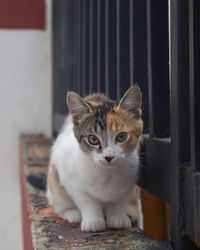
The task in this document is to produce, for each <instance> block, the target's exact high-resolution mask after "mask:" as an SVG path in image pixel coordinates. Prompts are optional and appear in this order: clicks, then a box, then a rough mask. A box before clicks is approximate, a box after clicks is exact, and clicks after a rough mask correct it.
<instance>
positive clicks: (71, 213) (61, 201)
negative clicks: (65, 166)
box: [47, 189, 81, 223]
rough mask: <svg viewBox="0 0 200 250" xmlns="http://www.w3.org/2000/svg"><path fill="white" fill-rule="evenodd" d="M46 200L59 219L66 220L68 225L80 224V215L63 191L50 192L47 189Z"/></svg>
mask: <svg viewBox="0 0 200 250" xmlns="http://www.w3.org/2000/svg"><path fill="white" fill-rule="evenodd" d="M54 191H55V190H54ZM47 198H48V201H49V204H50V205H52V206H53V207H54V209H55V211H56V213H57V214H58V215H59V217H61V218H62V219H65V220H68V221H69V222H70V223H80V222H81V213H80V211H79V209H78V208H77V207H76V206H75V204H74V202H73V201H72V199H71V198H70V197H69V195H68V194H67V193H65V192H64V191H63V192H62V193H61V192H52V191H50V189H47Z"/></svg>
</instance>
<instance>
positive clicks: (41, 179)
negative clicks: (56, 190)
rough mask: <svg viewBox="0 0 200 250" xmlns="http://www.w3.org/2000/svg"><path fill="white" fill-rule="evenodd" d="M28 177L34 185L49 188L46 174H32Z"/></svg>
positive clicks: (42, 188)
mask: <svg viewBox="0 0 200 250" xmlns="http://www.w3.org/2000/svg"><path fill="white" fill-rule="evenodd" d="M26 179H27V181H28V182H29V183H30V184H31V185H32V186H33V187H36V188H38V189H41V190H46V189H47V176H46V175H33V174H30V175H28V176H27V177H26Z"/></svg>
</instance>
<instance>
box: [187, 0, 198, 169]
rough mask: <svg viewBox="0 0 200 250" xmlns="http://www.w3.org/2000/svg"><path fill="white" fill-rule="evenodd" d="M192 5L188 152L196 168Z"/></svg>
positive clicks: (191, 5)
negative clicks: (189, 144)
mask: <svg viewBox="0 0 200 250" xmlns="http://www.w3.org/2000/svg"><path fill="white" fill-rule="evenodd" d="M193 8H194V6H193V0H191V1H188V9H189V82H190V143H191V146H190V154H191V165H192V169H195V168H196V166H195V165H196V159H195V96H194V9H193Z"/></svg>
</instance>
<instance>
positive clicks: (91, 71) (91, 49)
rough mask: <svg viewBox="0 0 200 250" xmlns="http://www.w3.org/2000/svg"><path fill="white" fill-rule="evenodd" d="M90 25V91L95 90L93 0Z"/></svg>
mask: <svg viewBox="0 0 200 250" xmlns="http://www.w3.org/2000/svg"><path fill="white" fill-rule="evenodd" d="M89 25H90V27H89V44H90V45H89V92H90V93H92V91H93V0H90V24H89Z"/></svg>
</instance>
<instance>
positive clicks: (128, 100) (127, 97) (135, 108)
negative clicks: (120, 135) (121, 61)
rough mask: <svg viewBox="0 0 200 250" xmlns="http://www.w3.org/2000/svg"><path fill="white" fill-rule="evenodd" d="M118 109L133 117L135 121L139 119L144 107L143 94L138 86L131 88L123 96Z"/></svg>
mask: <svg viewBox="0 0 200 250" xmlns="http://www.w3.org/2000/svg"><path fill="white" fill-rule="evenodd" d="M118 107H119V108H121V109H123V110H125V111H126V112H128V113H129V114H130V115H133V117H134V118H135V119H139V118H140V117H141V107H142V93H141V91H140V88H139V87H138V86H131V87H130V88H129V89H128V90H127V91H126V93H125V94H124V95H123V97H122V99H121V100H120V102H119V105H118Z"/></svg>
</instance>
